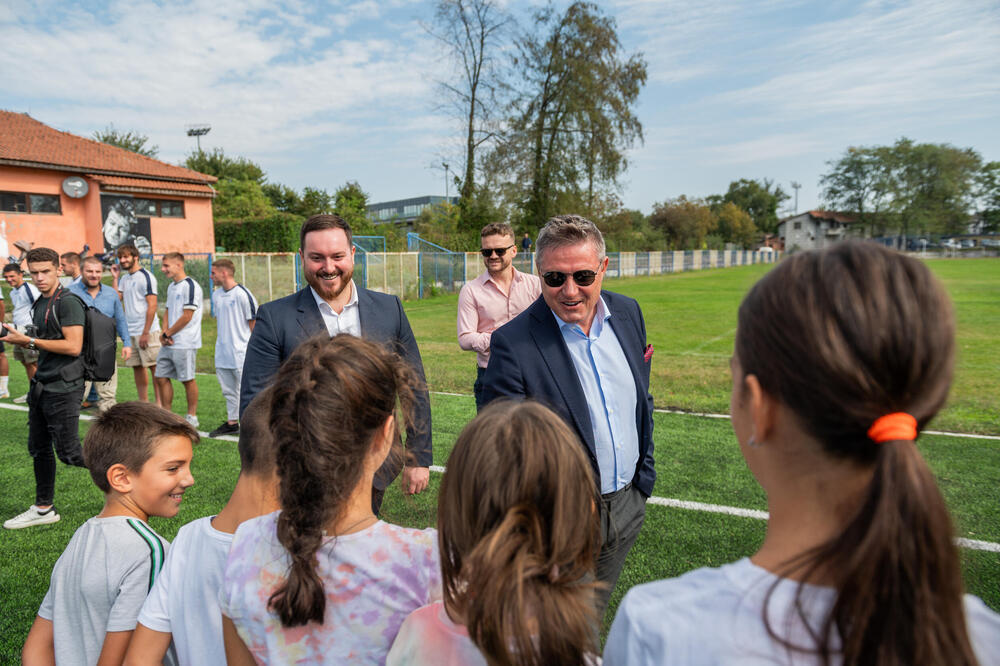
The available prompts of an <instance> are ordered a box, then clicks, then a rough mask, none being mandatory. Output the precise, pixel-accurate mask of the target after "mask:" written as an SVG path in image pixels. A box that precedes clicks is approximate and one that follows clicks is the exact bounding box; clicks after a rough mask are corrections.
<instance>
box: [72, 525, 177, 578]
mask: <svg viewBox="0 0 1000 666" xmlns="http://www.w3.org/2000/svg"><path fill="white" fill-rule="evenodd" d="M82 530H87V532H88V533H89V536H90V539H91V540H93V541H94V542H95V545H96V543H99V542H103V543H104V545H105V546H106V547H107V549H108V552H109V553H110V554H111V555H113V556H114V558H115V559H118V560H141V559H145V558H150V559H151V560H152V561H153V563H154V565H157V566H158V565H159V564H162V562H163V557H164V556H165V555H166V551H167V547H168V546H169V545H170V542H169V541H167V540H166V539H164V538H163V537H162V536H160V535H159V534H157V533H156V531H155V530H153V528H152V527H150V526H149V524H148V523H146V521H144V520H141V519H139V518H130V517H127V516H108V517H106V518H100V517H95V518H91V519H90V520H88V521H87V522H86V523H84V524H83V525H82V526H80V528H79V529H78V530H77V532H80V531H82Z"/></svg>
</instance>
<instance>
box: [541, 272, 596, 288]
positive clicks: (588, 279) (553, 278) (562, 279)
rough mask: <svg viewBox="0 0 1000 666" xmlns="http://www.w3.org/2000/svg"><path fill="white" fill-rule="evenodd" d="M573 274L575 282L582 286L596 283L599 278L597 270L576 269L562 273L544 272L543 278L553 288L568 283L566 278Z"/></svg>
mask: <svg viewBox="0 0 1000 666" xmlns="http://www.w3.org/2000/svg"><path fill="white" fill-rule="evenodd" d="M570 275H572V276H573V282H575V283H576V284H577V285H578V286H580V287H586V286H588V285H592V284H594V280H596V279H597V271H574V272H572V273H560V272H559V271H549V272H548V273H542V280H544V281H545V284H547V285H548V286H550V287H552V288H556V287H561V286H563V284H565V283H566V278H567V277H569V276H570Z"/></svg>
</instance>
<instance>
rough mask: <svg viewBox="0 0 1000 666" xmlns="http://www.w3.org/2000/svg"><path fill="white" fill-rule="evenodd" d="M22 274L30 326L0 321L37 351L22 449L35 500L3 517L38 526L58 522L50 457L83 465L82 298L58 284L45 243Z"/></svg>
mask: <svg viewBox="0 0 1000 666" xmlns="http://www.w3.org/2000/svg"><path fill="white" fill-rule="evenodd" d="M25 261H26V262H27V264H28V272H29V273H31V279H32V281H33V282H34V284H35V286H36V287H38V290H39V292H41V295H40V296H39V297H38V299H37V300H36V301H35V304H34V305H33V306H32V324H31V326H29V327H27V330H26V331H25V332H18V331H17V329H15V328H14V326H12V325H10V324H4V325H3V326H4V328H5V329H7V336H6V338H5V341H7V342H10V343H11V344H14V345H17V346H19V347H23V348H25V349H29V350H37V351H38V369H37V370H36V371H35V376H34V377H33V378H32V380H31V388H30V389H29V390H28V453H30V454H31V457H32V458H33V459H34V469H35V503H34V504H33V505H32V506H31V507H29V508H28V510H27V511H25V512H24V513H22V514H19V515H17V516H15V517H13V518H11V519H10V520H7V521H6V522H5V523H4V524H3V526H4V527H5V528H7V529H18V528H22V527H31V526H33V525H44V524H47V523H54V522H56V521H58V520H59V514H58V513H56V509H55V507H54V506H53V504H52V502H53V500H54V495H55V481H56V461H55V456H53V455H52V449H53V447H54V448H55V452H56V454H57V455H58V456H59V459H60V460H61V461H63V462H64V463H65V464H67V465H75V466H77V467H84V463H83V451H82V450H81V448H80V434H79V430H80V400H81V399H82V398H83V382H84V364H83V361H82V360H81V358H80V352H81V351H82V349H83V337H84V335H83V334H84V324H85V321H86V316H85V310H84V306H83V303H82V301H81V300H80V299H79V298H77V297H75V296H73V295H72V294H71V293H70V292H69V291H68V290H66V289H65V288H63V287H62V286H61V285H60V284H59V254H58V253H57V252H56V251H55V250H51V249H49V248H47V247H40V248H33V249H31V250H29V251H28V253H27V255H26V256H25Z"/></svg>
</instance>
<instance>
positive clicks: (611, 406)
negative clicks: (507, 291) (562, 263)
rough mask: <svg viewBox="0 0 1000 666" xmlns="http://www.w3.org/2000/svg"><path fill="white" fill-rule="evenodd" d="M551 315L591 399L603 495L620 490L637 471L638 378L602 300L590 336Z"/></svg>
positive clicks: (591, 415)
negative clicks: (636, 420)
mask: <svg viewBox="0 0 1000 666" xmlns="http://www.w3.org/2000/svg"><path fill="white" fill-rule="evenodd" d="M552 316H553V317H555V318H556V322H558V324H559V331H560V332H561V333H562V336H563V340H565V342H566V348H567V349H568V350H569V355H570V358H572V359H573V366H574V367H575V368H576V376H577V377H579V378H580V385H581V386H582V387H583V394H584V396H585V397H586V399H587V409H588V410H589V411H590V422H591V424H592V426H593V428H594V444H595V446H596V449H597V467H598V469H599V470H600V473H601V482H600V485H601V494H602V495H606V494H608V493H612V492H614V491H616V490H621V489H622V488H624V487H625V486H626V485H627V484H628V483H629V482H630V481H631V480H632V477H633V476H635V467H636V464H637V463H638V462H639V432H638V430H637V428H636V424H635V407H636V391H635V379H634V378H633V377H632V371H631V370H630V369H629V365H628V359H626V358H625V352H624V351H622V346H621V343H620V342H619V341H618V336H617V335H615V331H614V329H613V328H612V327H611V325H610V324H609V323H608V319H610V318H611V313H610V312H608V306H607V304H606V303H605V302H604V299H603V298H601V299H599V301H598V304H597V310H596V312H595V313H594V322H593V323H592V324H591V325H590V335H589V336H588V335H587V334H586V333H584V332H583V329H582V328H581V327H580V325H579V324H568V323H566V322H564V321H563V320H562V319H560V318H559V316H558V315H556V313H555V312H553V313H552Z"/></svg>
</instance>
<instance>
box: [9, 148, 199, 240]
mask: <svg viewBox="0 0 1000 666" xmlns="http://www.w3.org/2000/svg"><path fill="white" fill-rule="evenodd" d="M69 176H80V177H82V178H83V179H84V180H86V181H87V184H88V185H89V186H90V187H89V190H88V192H87V195H86V196H85V197H83V198H81V199H72V198H70V197H68V196H66V195H65V194H63V192H62V182H63V180H65V179H66V178H68V177H69ZM0 191H6V192H26V193H30V194H56V195H59V202H60V207H61V209H62V214H61V215H50V214H26V213H11V212H0V217H2V218H3V219H4V220H6V222H7V242H8V244H10V245H11V246H12V245H13V243H14V241H16V240H27V241H31V242H32V243H34V245H35V246H36V247H50V248H52V249H53V250H56V251H57V252H59V253H63V252H70V251H72V252H80V251H81V250H82V249H83V246H84V245H85V244H86V245H89V246H90V250H91V253H94V254H96V253H100V252H102V251H103V249H104V238H103V236H102V234H101V224H102V219H101V191H100V184H99V183H97V182H95V181H93V180H91V179H90V178H87V177H86V176H85V175H84V174H77V173H73V172H70V171H55V170H51V171H50V170H46V169H29V168H22V167H9V166H0ZM107 194H119V195H120V193H113V192H108V193H107ZM134 196H136V197H141V198H148V199H181V200H183V201H184V217H183V218H161V217H152V218H150V221H149V225H150V233H151V235H152V241H153V251H154V252H155V253H157V254H162V253H164V252H173V251H177V252H188V253H195V252H214V251H215V228H214V225H213V219H212V201H211V199H205V198H198V197H183V196H164V195H158V194H148V195H146V194H138V193H136V194H134ZM11 252H14V250H11Z"/></svg>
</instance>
